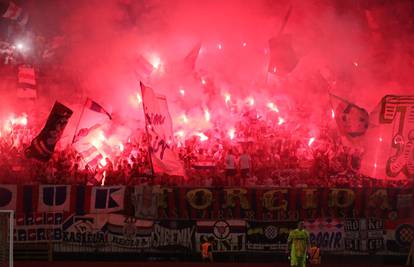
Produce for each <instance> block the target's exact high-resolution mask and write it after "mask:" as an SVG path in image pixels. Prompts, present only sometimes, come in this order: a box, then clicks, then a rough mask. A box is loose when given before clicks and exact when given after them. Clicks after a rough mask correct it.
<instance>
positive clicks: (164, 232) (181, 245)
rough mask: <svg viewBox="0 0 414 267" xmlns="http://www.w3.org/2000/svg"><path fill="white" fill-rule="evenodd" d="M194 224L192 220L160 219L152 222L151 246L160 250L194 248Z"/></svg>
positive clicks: (192, 249)
mask: <svg viewBox="0 0 414 267" xmlns="http://www.w3.org/2000/svg"><path fill="white" fill-rule="evenodd" d="M195 230H196V224H195V222H193V221H160V222H157V223H155V224H154V228H153V232H152V234H151V247H152V248H153V249H161V250H170V251H174V250H187V251H194V250H195Z"/></svg>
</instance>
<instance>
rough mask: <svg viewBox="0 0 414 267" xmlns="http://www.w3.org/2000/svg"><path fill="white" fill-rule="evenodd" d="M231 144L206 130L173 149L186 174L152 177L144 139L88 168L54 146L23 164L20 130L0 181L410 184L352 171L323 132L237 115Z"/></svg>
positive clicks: (8, 145)
mask: <svg viewBox="0 0 414 267" xmlns="http://www.w3.org/2000/svg"><path fill="white" fill-rule="evenodd" d="M244 122H245V123H244V124H243V123H239V124H238V125H237V127H236V129H235V132H236V135H235V137H234V139H230V138H229V137H226V133H225V132H220V130H218V129H216V130H212V131H210V132H206V136H207V137H208V140H205V141H201V140H200V139H199V138H198V137H193V138H190V139H187V140H186V141H185V142H183V143H182V144H181V145H180V146H177V147H175V149H176V151H177V152H178V154H179V156H180V159H181V160H182V162H183V165H184V169H185V173H186V175H185V177H178V176H167V175H154V176H153V175H152V172H151V162H150V161H149V157H148V152H147V145H146V143H145V138H143V139H141V140H140V141H137V142H128V143H126V144H125V149H124V150H123V152H122V153H118V155H114V156H113V158H104V159H103V160H100V161H98V162H97V164H96V165H88V164H87V163H85V162H84V160H83V158H82V156H81V154H79V153H77V152H76V150H75V149H74V148H73V147H72V146H66V147H60V148H59V147H58V148H57V149H56V151H55V153H54V154H53V157H52V159H51V160H49V161H48V162H40V161H37V160H34V159H27V158H26V157H25V154H24V150H25V148H26V147H27V146H28V145H29V144H30V141H31V140H32V138H33V137H34V136H35V133H34V131H32V130H30V129H28V128H27V127H25V126H24V127H23V126H19V127H15V128H14V129H12V131H10V132H8V133H2V136H1V138H0V150H1V153H0V183H12V184H15V183H17V184H33V183H42V184H78V185H115V184H124V185H137V184H142V183H149V184H152V183H154V184H161V185H170V186H175V185H177V186H266V187H390V186H391V187H406V186H411V182H410V181H408V180H407V181H394V182H386V181H384V180H380V179H373V178H368V177H364V176H363V175H361V174H359V173H358V169H359V168H360V161H361V153H362V152H361V151H359V150H358V149H350V148H348V147H345V146H343V145H342V144H341V141H340V139H339V138H338V137H335V135H334V134H332V131H331V130H329V128H328V127H326V128H325V129H322V130H321V131H320V134H319V135H318V136H317V137H316V141H315V142H314V143H312V144H311V145H309V141H308V139H303V138H302V139H301V138H299V137H298V136H301V134H304V132H306V129H304V128H301V129H300V130H296V133H295V134H292V132H291V130H289V129H290V128H291V127H290V126H289V125H288V124H286V125H285V126H284V127H273V126H272V125H271V124H267V123H266V121H265V120H257V119H255V120H254V121H251V120H250V121H249V119H248V118H244Z"/></svg>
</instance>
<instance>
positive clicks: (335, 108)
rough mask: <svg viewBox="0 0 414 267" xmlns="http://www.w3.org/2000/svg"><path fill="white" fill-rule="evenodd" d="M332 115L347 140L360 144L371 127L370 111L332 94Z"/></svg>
mask: <svg viewBox="0 0 414 267" xmlns="http://www.w3.org/2000/svg"><path fill="white" fill-rule="evenodd" d="M330 99H331V105H332V111H331V112H332V116H333V117H334V118H335V121H336V124H337V126H338V129H339V132H340V133H341V134H342V136H343V137H345V138H346V141H348V142H350V143H351V144H354V145H355V144H356V145H358V144H359V143H360V142H361V137H363V136H364V135H365V133H366V132H367V130H368V127H369V125H370V124H369V123H370V121H369V114H368V112H367V111H366V110H365V109H363V108H361V107H359V106H357V105H356V104H354V103H352V102H349V101H347V100H345V99H343V98H341V97H338V96H336V95H332V94H330Z"/></svg>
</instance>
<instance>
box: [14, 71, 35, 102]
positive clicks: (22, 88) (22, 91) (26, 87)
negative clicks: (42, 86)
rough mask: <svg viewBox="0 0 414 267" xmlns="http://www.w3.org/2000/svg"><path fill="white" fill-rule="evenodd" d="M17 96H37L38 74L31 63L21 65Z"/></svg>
mask: <svg viewBox="0 0 414 267" xmlns="http://www.w3.org/2000/svg"><path fill="white" fill-rule="evenodd" d="M17 82H18V85H17V97H18V98H36V97H37V90H36V74H35V69H34V68H33V67H31V66H29V65H21V66H19V69H18V73H17Z"/></svg>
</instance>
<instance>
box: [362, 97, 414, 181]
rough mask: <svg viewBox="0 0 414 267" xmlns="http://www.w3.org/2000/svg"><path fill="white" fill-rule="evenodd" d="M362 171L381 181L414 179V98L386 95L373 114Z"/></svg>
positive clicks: (365, 146)
mask: <svg viewBox="0 0 414 267" xmlns="http://www.w3.org/2000/svg"><path fill="white" fill-rule="evenodd" d="M370 117H371V123H372V124H373V127H370V129H369V130H368V131H367V133H366V139H365V143H364V149H365V150H364V151H366V153H365V154H364V156H363V158H362V162H361V164H362V166H361V172H362V173H363V174H364V175H367V176H369V177H376V178H380V179H407V178H409V179H413V178H414V96H395V95H387V96H384V97H383V98H382V100H381V102H380V103H379V104H378V106H377V108H376V109H375V110H374V111H373V112H371V114H370Z"/></svg>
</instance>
